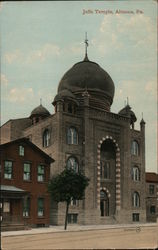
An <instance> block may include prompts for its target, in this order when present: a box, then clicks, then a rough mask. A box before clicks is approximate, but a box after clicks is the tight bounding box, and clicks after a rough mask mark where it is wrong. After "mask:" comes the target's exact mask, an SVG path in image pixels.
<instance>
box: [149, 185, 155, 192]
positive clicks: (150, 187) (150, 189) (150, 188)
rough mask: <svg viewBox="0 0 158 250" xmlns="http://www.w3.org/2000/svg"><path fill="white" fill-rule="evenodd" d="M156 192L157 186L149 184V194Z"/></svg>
mask: <svg viewBox="0 0 158 250" xmlns="http://www.w3.org/2000/svg"><path fill="white" fill-rule="evenodd" d="M154 193H155V186H154V185H149V194H154Z"/></svg>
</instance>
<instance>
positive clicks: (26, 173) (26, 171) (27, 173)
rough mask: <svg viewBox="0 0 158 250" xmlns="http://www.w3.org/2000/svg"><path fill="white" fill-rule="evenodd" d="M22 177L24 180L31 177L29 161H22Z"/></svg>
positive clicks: (28, 179)
mask: <svg viewBox="0 0 158 250" xmlns="http://www.w3.org/2000/svg"><path fill="white" fill-rule="evenodd" d="M23 179H24V180H25V181H30V179H31V165H30V163H24V174H23Z"/></svg>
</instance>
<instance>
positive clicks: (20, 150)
mask: <svg viewBox="0 0 158 250" xmlns="http://www.w3.org/2000/svg"><path fill="white" fill-rule="evenodd" d="M19 155H20V156H24V147H23V146H22V145H20V146H19Z"/></svg>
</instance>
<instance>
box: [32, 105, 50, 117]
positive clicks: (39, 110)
mask: <svg viewBox="0 0 158 250" xmlns="http://www.w3.org/2000/svg"><path fill="white" fill-rule="evenodd" d="M40 116H41V117H43V118H44V117H47V116H50V113H49V111H48V110H47V109H46V108H45V107H43V106H42V104H40V105H39V106H38V107H36V108H35V109H33V110H32V112H31V115H30V118H33V117H40Z"/></svg>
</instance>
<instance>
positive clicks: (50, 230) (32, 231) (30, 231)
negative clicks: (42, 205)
mask: <svg viewBox="0 0 158 250" xmlns="http://www.w3.org/2000/svg"><path fill="white" fill-rule="evenodd" d="M145 227H154V228H155V229H157V228H158V223H145V224H119V225H68V226H67V230H66V231H67V232H76V231H87V230H88V231H89V230H103V229H104V230H108V229H124V230H130V229H131V230H135V231H137V232H139V231H141V228H145ZM66 231H65V230H64V225H63V226H49V227H43V228H42V227H41V228H29V229H27V230H18V231H6V232H1V236H2V237H6V236H18V235H29V234H42V233H57V232H66Z"/></svg>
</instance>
